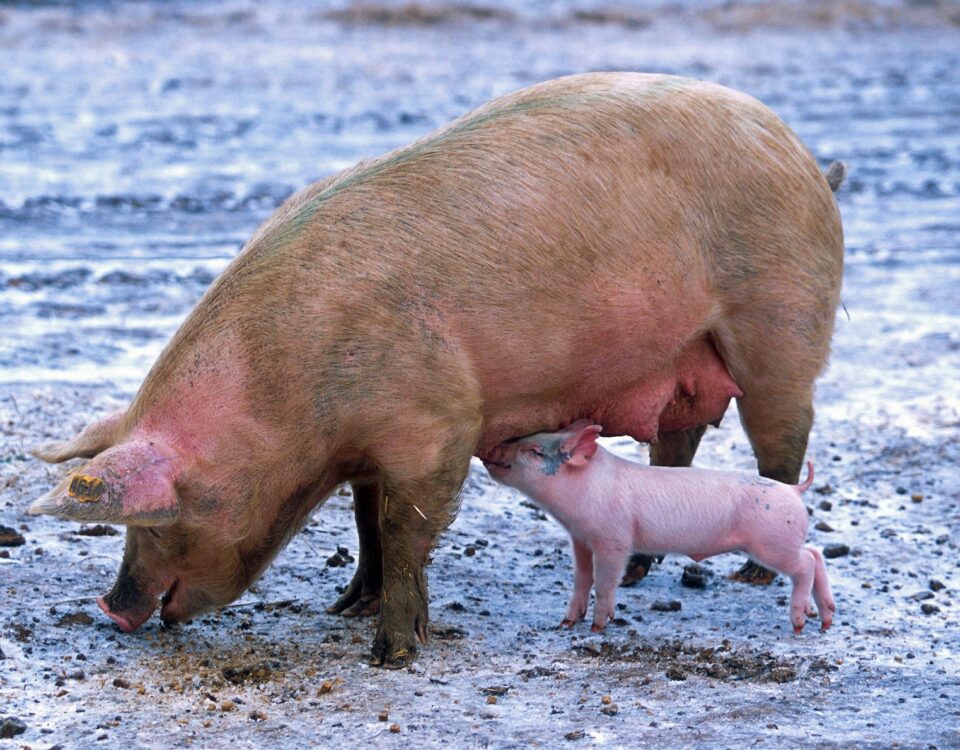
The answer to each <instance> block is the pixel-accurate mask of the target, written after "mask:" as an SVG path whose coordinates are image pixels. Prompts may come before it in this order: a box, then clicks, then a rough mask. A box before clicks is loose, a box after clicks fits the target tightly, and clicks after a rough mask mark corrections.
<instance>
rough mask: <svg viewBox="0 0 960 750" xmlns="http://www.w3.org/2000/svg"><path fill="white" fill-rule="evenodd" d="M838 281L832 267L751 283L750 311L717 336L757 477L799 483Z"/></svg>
mask: <svg viewBox="0 0 960 750" xmlns="http://www.w3.org/2000/svg"><path fill="white" fill-rule="evenodd" d="M796 275H797V276H798V277H800V276H801V275H800V274H796ZM834 275H835V276H836V278H833V276H834ZM839 276H840V270H839V268H838V269H836V273H835V274H832V273H827V272H826V271H824V272H822V273H820V274H818V275H817V276H816V277H815V278H811V277H810V275H809V274H807V275H805V276H802V277H801V278H805V279H806V281H805V283H804V285H803V286H794V287H791V286H789V285H786V284H785V283H784V282H783V280H779V281H777V280H772V279H768V280H767V281H768V282H769V283H766V284H760V283H759V282H758V283H757V284H756V288H757V289H758V293H757V294H756V295H755V297H754V299H753V303H752V305H751V307H750V308H748V309H741V310H740V311H739V312H738V313H737V315H736V316H734V318H733V319H732V320H729V321H727V323H728V325H727V327H726V330H725V331H723V332H722V333H721V335H720V336H719V340H720V342H721V347H722V353H723V356H724V359H725V361H726V363H727V366H728V367H729V369H730V373H731V375H733V377H734V379H735V380H736V382H737V384H738V385H739V386H740V387H741V388H742V390H743V396H742V397H741V398H740V399H739V401H738V409H739V412H740V422H741V424H742V425H743V428H744V431H745V432H746V433H747V437H748V438H749V439H750V445H751V446H752V448H753V452H754V455H755V456H756V458H757V468H758V469H759V472H760V474H761V476H765V477H769V478H770V479H776V480H777V481H780V482H784V483H786V484H797V483H798V482H799V479H800V470H801V467H802V466H803V461H804V457H805V454H806V452H807V439H808V436H809V434H810V427H811V425H812V424H813V383H814V380H815V379H816V377H817V375H818V374H819V373H820V371H821V370H822V369H823V366H824V364H825V363H826V360H827V356H828V354H829V348H830V336H831V333H832V331H833V320H834V315H835V310H836V300H837V299H838V295H839ZM774 575H775V574H774V573H772V572H771V571H769V570H766V569H764V568H761V567H760V566H758V565H756V564H754V563H751V562H749V561H748V562H747V563H746V564H745V565H744V567H743V568H741V569H740V570H739V571H738V572H737V573H736V574H734V578H735V579H738V580H745V581H747V582H750V583H769V582H770V581H771V580H772V579H773V577H774Z"/></svg>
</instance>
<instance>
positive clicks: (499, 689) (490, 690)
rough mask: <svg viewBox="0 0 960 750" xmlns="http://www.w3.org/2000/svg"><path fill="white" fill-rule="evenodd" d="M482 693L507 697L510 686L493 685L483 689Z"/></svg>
mask: <svg viewBox="0 0 960 750" xmlns="http://www.w3.org/2000/svg"><path fill="white" fill-rule="evenodd" d="M481 692H482V693H483V694H484V695H500V696H503V695H506V694H507V693H509V692H510V686H509V685H491V686H490V687H485V688H481Z"/></svg>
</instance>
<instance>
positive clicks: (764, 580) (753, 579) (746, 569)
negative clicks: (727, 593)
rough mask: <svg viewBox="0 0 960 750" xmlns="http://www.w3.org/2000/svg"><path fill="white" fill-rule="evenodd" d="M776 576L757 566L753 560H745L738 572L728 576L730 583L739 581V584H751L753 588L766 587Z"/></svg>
mask: <svg viewBox="0 0 960 750" xmlns="http://www.w3.org/2000/svg"><path fill="white" fill-rule="evenodd" d="M776 577H777V574H776V573H774V572H773V571H772V570H767V569H766V568H764V567H762V566H760V565H757V564H756V563H755V562H754V561H753V560H747V561H746V562H745V563H744V564H743V565H742V566H741V567H740V570H738V571H736V572H735V573H731V574H730V580H731V581H740V582H741V583H752V584H753V585H754V586H767V585H769V584H770V583H772V582H773V579H774V578H776Z"/></svg>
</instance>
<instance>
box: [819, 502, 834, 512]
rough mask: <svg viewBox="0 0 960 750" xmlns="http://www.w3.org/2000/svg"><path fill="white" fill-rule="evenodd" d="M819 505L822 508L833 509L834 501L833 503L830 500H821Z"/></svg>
mask: <svg viewBox="0 0 960 750" xmlns="http://www.w3.org/2000/svg"><path fill="white" fill-rule="evenodd" d="M817 507H818V508H819V509H820V510H825V511H831V510H833V503H831V502H830V501H829V500H821V501H820V502H819V503H817Z"/></svg>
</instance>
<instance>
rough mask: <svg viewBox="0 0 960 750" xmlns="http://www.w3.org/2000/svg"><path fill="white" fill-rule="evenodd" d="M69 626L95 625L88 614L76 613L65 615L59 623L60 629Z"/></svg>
mask: <svg viewBox="0 0 960 750" xmlns="http://www.w3.org/2000/svg"><path fill="white" fill-rule="evenodd" d="M67 625H93V618H92V617H91V616H90V615H88V614H87V613H86V612H76V613H74V614H72V615H64V616H63V617H61V618H60V619H59V620H58V621H57V627H58V628H63V627H66V626H67Z"/></svg>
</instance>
